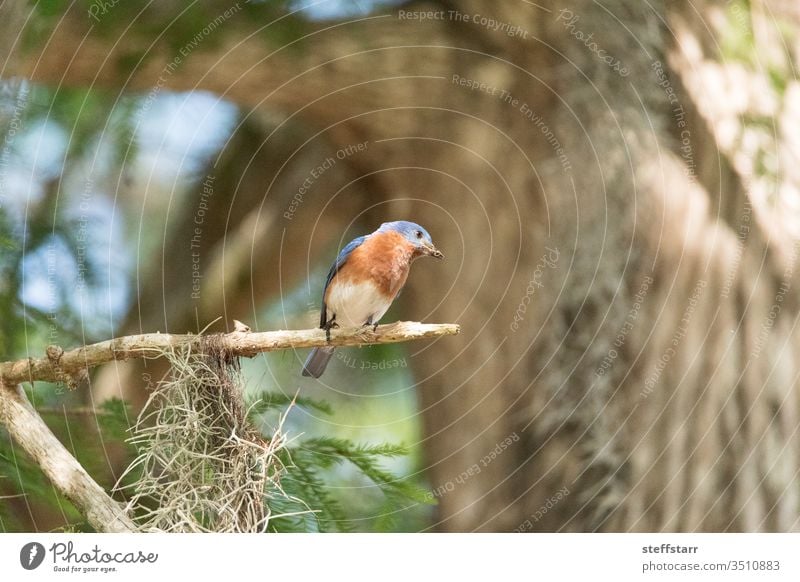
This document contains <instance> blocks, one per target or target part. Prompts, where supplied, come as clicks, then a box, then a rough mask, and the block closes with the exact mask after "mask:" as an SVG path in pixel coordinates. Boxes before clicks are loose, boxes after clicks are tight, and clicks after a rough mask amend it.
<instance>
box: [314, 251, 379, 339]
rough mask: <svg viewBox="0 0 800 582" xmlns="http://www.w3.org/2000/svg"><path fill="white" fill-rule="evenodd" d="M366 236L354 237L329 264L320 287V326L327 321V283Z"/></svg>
mask: <svg viewBox="0 0 800 582" xmlns="http://www.w3.org/2000/svg"><path fill="white" fill-rule="evenodd" d="M367 236H369V235H364V236H360V237H358V238H354V239H353V240H351V241H350V242H349V243H347V245H346V246H345V247H344V248H343V249H342V250H341V251H340V252H339V256H338V257H336V262H334V263H333V265H332V266H331V270H330V271H328V277H327V278H326V279H325V286H324V287H323V288H322V312H321V313H320V315H319V326H320V327H321V328H324V327H325V324H327V323H328V306H327V305H326V304H325V293H327V291H328V285H330V284H331V281H333V277H334V276H335V275H336V273H337V272H338V271H339V269H341V268H342V265H344V264H345V263H346V262H347V259H348V258H349V257H350V254H351V253H352V252H353V251H354V250H355V249H357V248H358V247H360V246H361V244H362V243H363V242H364V241H365V240H366V239H367Z"/></svg>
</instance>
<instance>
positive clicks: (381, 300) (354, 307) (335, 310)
mask: <svg viewBox="0 0 800 582" xmlns="http://www.w3.org/2000/svg"><path fill="white" fill-rule="evenodd" d="M390 305H391V301H387V300H386V299H385V297H384V296H383V294H382V293H381V292H380V291H379V290H378V288H377V286H376V285H375V284H374V283H372V282H371V281H365V282H363V283H350V282H345V281H341V280H338V281H336V280H334V282H332V283H331V288H330V292H329V294H328V301H327V306H328V314H327V316H328V317H327V319H328V320H330V318H331V317H333V314H336V323H337V324H338V325H339V327H360V326H362V325H364V324H365V323H367V321H368V320H369V318H370V317H372V323H377V322H378V320H380V318H381V317H383V315H384V314H385V313H386V311H387V310H388V309H389V306H390Z"/></svg>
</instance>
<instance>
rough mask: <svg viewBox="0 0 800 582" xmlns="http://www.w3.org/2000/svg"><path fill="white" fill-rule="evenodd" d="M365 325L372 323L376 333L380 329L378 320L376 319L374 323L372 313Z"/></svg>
mask: <svg viewBox="0 0 800 582" xmlns="http://www.w3.org/2000/svg"><path fill="white" fill-rule="evenodd" d="M364 325H365V326H366V325H371V326H372V333H375V332H376V331H377V330H378V322H377V321H376V322H375V323H372V316H371V315H370V316H369V319H368V320H367V323H365V324H364Z"/></svg>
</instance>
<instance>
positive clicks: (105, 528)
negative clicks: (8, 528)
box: [0, 384, 135, 532]
mask: <svg viewBox="0 0 800 582" xmlns="http://www.w3.org/2000/svg"><path fill="white" fill-rule="evenodd" d="M0 423H3V424H5V426H6V428H7V429H8V433H9V434H10V435H11V437H12V438H13V439H14V440H15V441H16V442H17V443H18V444H19V445H20V446H21V447H22V448H23V449H25V451H27V453H28V454H29V455H30V456H31V457H32V458H33V460H34V461H35V462H36V463H37V464H38V465H39V466H40V467H41V468H42V471H43V472H44V474H45V475H47V477H48V479H50V481H52V483H53V485H55V486H56V488H58V490H59V491H61V492H62V493H63V494H64V495H65V496H66V497H67V499H69V500H70V501H71V502H72V503H74V504H75V507H77V508H78V510H79V511H80V512H81V513H83V515H85V516H86V519H87V520H88V521H89V523H90V524H92V527H94V528H95V529H96V530H97V531H101V532H130V531H135V526H134V524H133V522H132V521H131V519H130V518H129V517H128V516H127V515H126V514H125V512H124V511H123V510H122V507H121V505H119V504H118V503H117V502H116V501H114V500H113V499H111V497H109V496H108V495H107V494H106V492H105V491H103V489H102V487H100V485H98V484H97V483H96V482H95V481H94V480H93V479H92V478H91V477H90V476H89V474H88V473H87V472H86V470H85V469H84V468H83V467H82V466H81V465H80V463H78V461H77V460H76V459H75V457H73V456H72V455H71V454H70V453H69V451H67V449H66V448H64V445H62V444H61V442H60V441H59V440H58V439H57V438H56V436H55V435H54V434H53V433H52V431H51V430H50V429H49V428H48V427H47V425H46V424H45V423H44V421H43V420H42V418H41V417H40V416H39V415H38V414H37V413H36V411H35V410H34V408H33V407H32V406H31V404H30V402H28V399H27V397H26V396H25V392H23V391H22V388H21V387H19V386H8V385H2V384H0Z"/></svg>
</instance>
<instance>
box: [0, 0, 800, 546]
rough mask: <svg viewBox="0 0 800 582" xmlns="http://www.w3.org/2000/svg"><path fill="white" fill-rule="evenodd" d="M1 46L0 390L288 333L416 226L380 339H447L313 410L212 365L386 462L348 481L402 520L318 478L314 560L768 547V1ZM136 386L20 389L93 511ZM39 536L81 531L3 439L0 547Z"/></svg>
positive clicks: (776, 488)
mask: <svg viewBox="0 0 800 582" xmlns="http://www.w3.org/2000/svg"><path fill="white" fill-rule="evenodd" d="M0 16H2V19H0V51H2V52H0V56H2V57H3V58H2V60H1V61H0V62H2V63H3V64H2V65H0V66H2V68H1V69H0V132H1V133H0V135H2V136H3V139H2V141H0V146H2V149H1V150H0V247H1V248H2V254H0V361H10V360H15V359H20V358H25V357H29V356H39V355H41V354H42V353H43V352H44V349H45V347H46V346H47V345H49V344H58V345H60V346H63V347H64V348H69V347H75V346H79V345H83V344H88V343H92V342H96V341H101V340H104V339H108V338H111V337H116V336H121V335H127V334H135V333H153V332H159V331H160V332H162V333H164V332H171V333H187V332H191V333H199V332H201V331H203V330H205V331H231V330H232V329H233V322H234V319H238V320H241V321H243V322H245V323H246V324H248V325H249V326H250V327H251V328H252V329H253V330H254V331H267V330H278V329H303V328H312V327H315V326H316V325H317V324H318V318H319V314H318V313H319V312H318V310H319V302H320V294H321V289H322V284H323V282H324V277H325V274H326V273H327V270H328V267H329V265H330V264H331V262H332V261H333V259H334V257H335V256H336V253H337V252H338V249H340V248H341V247H342V246H343V245H344V244H346V243H347V242H348V241H349V240H351V239H352V238H354V237H356V236H359V235H361V234H365V233H368V232H371V231H372V230H374V229H375V228H377V226H378V225H380V223H381V222H384V221H388V220H397V219H407V220H413V221H416V222H419V223H420V224H422V225H423V226H425V227H426V228H427V229H428V231H429V232H430V233H431V235H432V237H433V240H434V241H435V242H436V244H437V246H438V247H439V248H440V249H442V250H443V252H444V253H445V255H446V260H445V261H444V262H442V263H439V262H434V261H419V262H417V263H416V264H415V265H414V269H413V270H412V273H411V276H410V278H409V281H408V285H407V287H406V289H405V290H404V292H403V294H402V296H401V297H400V299H399V300H398V301H397V302H396V303H395V305H394V306H393V307H392V309H391V310H390V311H389V312H388V313H387V315H386V316H385V317H384V320H383V321H384V322H390V321H395V320H413V321H425V322H452V323H458V324H460V325H461V326H462V333H461V335H460V336H457V337H447V338H440V339H438V340H435V341H429V342H414V343H406V344H395V345H392V346H380V347H378V346H375V347H365V348H360V349H358V348H348V349H342V350H337V352H336V356H335V359H334V360H333V363H332V365H331V366H330V368H329V371H328V372H327V373H326V374H325V376H323V378H322V379H321V381H315V380H312V379H308V378H301V377H300V375H299V371H300V367H301V364H302V361H303V360H304V358H305V356H306V351H305V350H298V351H297V352H294V351H284V352H275V353H270V354H264V355H261V356H259V357H256V358H253V359H252V360H247V361H245V362H243V372H244V378H245V383H246V391H247V394H248V398H249V399H252V400H257V399H258V398H259V397H260V395H262V394H267V393H269V394H280V395H283V396H284V397H286V398H289V399H290V398H291V397H293V396H295V395H296V394H299V395H301V396H302V397H304V398H308V399H310V400H312V401H313V402H322V403H325V404H323V405H322V407H323V410H320V409H318V408H315V407H314V406H313V405H310V406H299V407H296V408H293V409H292V410H291V411H290V412H289V415H288V417H287V421H286V425H285V427H284V430H285V432H286V433H287V434H288V435H289V436H290V437H291V436H293V435H297V436H298V438H311V439H313V438H317V437H319V438H337V439H345V440H347V441H348V442H353V443H363V444H365V445H375V446H380V445H381V444H383V443H389V444H392V445H403V447H404V453H405V454H397V455H395V454H392V455H388V456H386V458H383V459H382V460H381V463H382V464H381V467H382V468H384V469H386V470H387V471H390V472H391V473H392V474H393V475H395V476H397V477H398V478H399V479H402V480H403V482H406V483H408V484H410V485H411V486H413V487H414V488H419V489H422V490H425V491H428V494H427V495H422V496H419V495H417V496H415V495H411V496H408V497H397V496H394V495H387V494H386V490H385V487H382V486H381V485H380V484H379V483H376V482H375V480H374V479H371V478H370V477H369V475H368V474H365V472H364V471H363V470H362V469H363V468H359V467H358V466H357V465H355V464H353V463H348V462H343V463H338V464H335V465H334V466H333V467H327V468H326V469H325V470H324V471H322V472H321V473H320V475H321V476H320V479H321V481H320V482H319V483H315V487H323V488H324V489H325V492H324V495H325V496H328V495H330V496H331V497H332V498H334V499H335V503H336V505H337V507H338V508H339V510H341V515H340V516H338V518H339V521H346V522H347V523H346V525H347V528H346V529H353V530H357V531H376V530H381V531H429V530H438V531H661V530H664V531H695V530H697V531H789V530H796V529H798V527H800V478H799V476H800V434H798V433H799V432H800V431H799V430H798V429H800V416H798V405H800V393H799V392H798V384H797V382H798V372H800V332H798V330H797V329H796V323H797V315H798V307H800V305H798V301H797V293H796V289H797V286H798V281H797V278H798V276H800V274H798V271H800V269H796V261H797V256H798V253H797V251H798V246H797V243H798V237H800V80H798V74H797V68H796V67H797V63H798V59H800V37H799V36H798V31H799V30H800V29H799V28H798V26H800V9H799V8H798V6H797V5H796V3H794V2H790V1H781V0H750V1H745V0H729V1H726V2H713V1H701V2H692V3H689V2H682V1H677V2H666V1H663V2H650V3H643V4H642V5H639V4H638V3H631V2H623V1H621V0H607V1H604V2H592V1H589V0H586V1H584V0H576V1H575V2H573V3H572V4H571V5H569V6H567V5H561V4H560V3H557V2H553V1H543V2H539V3H532V2H526V1H522V0H520V1H517V0H514V1H510V2H503V3H498V2H490V1H489V0H464V1H455V0H454V1H441V2H399V1H395V2H392V1H377V2H376V1H368V0H360V1H347V0H320V1H317V2H311V1H302V2H294V1H292V2H287V1H277V0H263V1H251V2H245V1H244V0H240V1H239V2H232V1H231V0H219V1H218V0H206V1H203V2H198V3H192V4H190V5H186V4H185V3H183V2H173V1H171V0H167V1H162V2H159V3H157V4H156V3H148V2H139V1H129V2H119V3H116V2H113V1H108V2H101V1H99V0H95V1H87V0H80V1H78V2H71V3H68V2H63V1H61V0H39V1H37V2H24V1H16V2H14V1H11V2H9V1H7V2H4V3H3V4H2V6H0ZM165 373H167V368H166V367H165V366H164V364H163V362H159V361H155V360H153V361H146V362H144V363H142V362H125V363H123V362H118V363H114V364H109V365H106V366H104V367H101V368H98V369H96V370H94V371H93V374H92V376H91V378H90V379H89V381H88V382H87V383H86V384H85V385H83V386H80V387H79V388H78V389H77V390H74V391H72V390H69V389H68V388H66V387H64V386H56V385H49V384H45V383H36V385H35V386H26V389H27V390H28V393H29V397H30V398H31V399H32V400H33V402H34V404H35V406H36V407H37V409H39V411H40V413H41V414H42V415H43V417H44V418H45V420H46V421H47V423H48V425H49V426H50V427H51V428H52V430H53V431H54V432H55V433H56V434H57V435H58V436H59V438H60V439H61V441H62V442H63V443H64V444H65V445H66V446H67V448H69V449H70V450H71V451H72V452H73V453H74V454H75V455H76V456H77V457H78V459H79V460H80V461H81V462H82V463H83V464H84V466H85V467H87V469H88V470H89V472H90V474H92V476H93V477H95V478H96V479H97V480H98V481H99V482H100V483H101V484H102V485H103V486H104V487H105V488H107V489H108V488H110V487H111V486H112V485H113V484H114V483H115V482H116V480H117V478H119V476H120V474H121V472H122V470H124V468H125V467H126V466H127V465H128V463H130V461H131V460H132V458H133V455H134V451H133V450H131V447H130V446H128V445H126V444H125V443H124V441H125V437H126V434H127V433H126V429H127V428H128V427H129V426H130V424H131V423H133V422H134V420H135V418H136V414H137V413H138V410H140V409H141V407H142V406H143V404H144V402H145V401H146V400H147V398H148V395H149V393H150V391H152V389H153V388H154V387H155V386H156V384H157V383H158V381H159V380H160V379H161V378H162V377H164V375H165ZM109 403H110V404H109ZM123 403H124V404H123ZM262 420H263V422H265V423H266V425H268V426H272V425H274V423H275V422H276V420H275V418H265V419H262ZM312 504H313V503H312ZM328 525H330V524H328ZM340 525H341V524H340ZM298 527H299V528H300V529H308V530H312V531H317V530H324V529H339V528H338V527H330V528H328V527H324V524H323V525H321V524H320V523H312V522H309V523H303V524H300V525H299V526H298ZM59 528H73V529H81V530H83V529H87V528H88V525H87V524H85V523H84V520H83V518H82V517H81V516H80V515H79V514H78V513H77V512H76V511H75V509H74V508H73V507H72V506H71V505H70V503H69V502H68V501H66V500H65V499H64V498H62V497H61V496H60V495H59V494H58V493H57V492H56V491H55V490H54V489H53V488H52V486H51V485H50V484H49V483H48V482H47V480H46V479H45V478H44V477H43V476H42V475H41V474H40V473H39V471H38V469H37V467H35V466H34V465H32V463H31V462H30V460H29V459H27V458H26V456H25V454H24V452H22V451H21V450H20V449H19V448H18V447H16V446H15V445H14V443H12V442H11V441H10V439H9V438H8V436H7V435H6V433H5V432H3V431H2V429H0V531H50V530H54V529H59Z"/></svg>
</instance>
